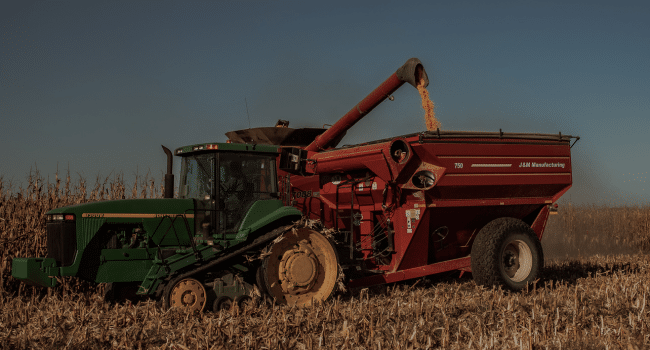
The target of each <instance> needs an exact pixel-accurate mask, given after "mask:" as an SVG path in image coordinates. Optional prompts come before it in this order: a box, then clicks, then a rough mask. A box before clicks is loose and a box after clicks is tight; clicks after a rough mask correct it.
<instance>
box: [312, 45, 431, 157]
mask: <svg viewBox="0 0 650 350" xmlns="http://www.w3.org/2000/svg"><path fill="white" fill-rule="evenodd" d="M421 79H424V87H427V86H428V85H429V77H428V76H427V73H426V72H425V70H424V66H422V62H420V60H419V59H417V58H411V59H409V60H408V61H406V63H404V65H403V66H402V67H400V68H399V69H398V70H397V71H396V72H395V73H393V75H391V76H390V77H389V78H388V79H386V81H384V82H383V83H382V84H381V85H379V86H378V87H377V88H376V89H375V90H374V91H373V92H371V93H370V94H369V95H368V96H366V98H364V99H363V100H361V102H359V103H358V104H357V105H356V106H355V107H354V108H352V109H351V110H350V111H349V112H348V113H346V114H345V115H344V116H343V117H342V118H341V119H339V121H338V122H336V124H334V125H332V127H330V128H329V129H327V131H325V132H324V133H323V134H321V135H320V136H317V137H316V139H315V140H314V141H313V142H312V143H310V144H309V145H308V146H307V147H306V148H305V150H307V151H314V152H318V151H324V150H326V149H328V148H331V147H334V146H332V141H333V140H336V139H337V138H339V137H340V136H341V135H342V134H343V133H345V132H346V131H347V130H348V129H350V128H351V127H352V126H353V125H354V124H356V122H358V121H359V120H361V118H363V117H364V116H365V115H366V114H368V113H369V112H370V111H372V109H373V108H375V107H377V105H379V104H380V103H382V102H383V101H384V100H385V99H386V98H388V97H389V96H390V95H391V94H392V93H393V92H395V90H397V89H399V87H400V86H402V84H404V83H409V84H411V85H413V87H416V88H417V85H418V83H419V82H420V80H421Z"/></svg>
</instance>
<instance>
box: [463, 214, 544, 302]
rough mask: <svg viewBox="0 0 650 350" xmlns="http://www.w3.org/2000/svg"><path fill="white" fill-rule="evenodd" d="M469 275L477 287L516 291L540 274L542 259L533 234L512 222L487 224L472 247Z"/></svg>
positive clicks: (497, 220)
mask: <svg viewBox="0 0 650 350" xmlns="http://www.w3.org/2000/svg"><path fill="white" fill-rule="evenodd" d="M471 254H472V255H471V256H472V259H471V264H472V275H473V276H474V281H476V283H477V284H479V285H483V286H486V287H491V286H503V287H506V288H508V289H512V290H520V289H522V288H524V287H526V285H527V284H529V283H531V282H533V281H534V280H535V279H536V278H537V276H538V275H539V273H540V272H541V270H542V266H543V265H544V256H543V252H542V245H541V243H540V242H539V239H537V236H536V235H535V231H533V229H531V228H530V226H528V225H527V224H526V223H525V222H523V221H521V220H519V219H515V218H499V219H496V220H493V221H491V222H490V223H488V224H487V225H485V227H483V228H482V229H481V231H480V232H479V233H478V235H477V237H476V240H474V243H473V244H472V253H471Z"/></svg>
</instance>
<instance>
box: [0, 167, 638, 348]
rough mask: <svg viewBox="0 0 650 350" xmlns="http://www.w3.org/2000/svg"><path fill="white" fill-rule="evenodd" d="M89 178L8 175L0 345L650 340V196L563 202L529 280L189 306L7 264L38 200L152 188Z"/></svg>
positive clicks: (35, 226) (40, 219)
mask: <svg viewBox="0 0 650 350" xmlns="http://www.w3.org/2000/svg"><path fill="white" fill-rule="evenodd" d="M124 183H125V182H124V179H123V176H121V175H114V176H112V177H107V178H99V177H98V178H97V179H96V180H95V183H94V184H93V185H90V184H89V183H87V182H86V180H84V179H82V178H79V179H78V180H77V181H76V182H73V181H72V179H71V177H70V175H67V176H66V177H65V178H63V179H61V178H59V176H58V175H57V176H56V177H55V180H54V182H53V183H48V182H47V181H44V179H42V178H41V177H40V176H39V174H38V173H32V174H30V176H29V177H28V182H27V185H26V188H18V189H16V188H13V186H12V185H11V184H10V183H7V182H6V181H4V180H3V179H2V178H1V177H0V246H1V250H0V348H8V349H36V348H56V349H89V348H106V349H644V348H648V347H650V335H649V334H650V329H649V327H650V305H647V304H648V303H649V302H650V300H649V299H650V282H648V281H650V260H649V259H648V255H646V254H647V252H648V251H649V250H650V232H649V231H650V226H649V225H650V222H649V218H650V208H648V207H644V206H637V207H603V206H578V205H572V204H565V205H563V206H560V209H559V215H554V216H551V218H550V220H549V223H548V226H547V228H546V233H545V236H544V239H543V240H542V245H543V247H544V252H545V256H546V266H545V269H544V271H543V273H542V276H541V278H540V279H539V280H538V281H537V282H536V283H535V284H534V285H531V286H530V287H529V288H528V289H527V290H525V291H522V292H508V291H503V290H501V289H485V288H482V287H477V286H476V284H475V283H474V282H473V281H472V280H471V277H468V276H467V274H466V275H464V276H463V277H462V278H459V274H458V273H455V272H454V273H448V274H442V275H437V276H433V277H429V278H423V279H419V280H414V281H409V282H406V283H399V284H392V285H387V286H376V287H371V288H366V289H362V290H353V291H349V292H348V293H343V294H339V295H337V296H336V297H335V298H334V299H332V300H330V301H327V302H325V303H322V304H318V305H315V306H312V307H308V308H303V309H296V308H291V307H286V306H278V305H273V304H272V303H268V302H266V301H264V300H255V301H254V302H253V303H251V304H249V305H247V306H246V307H245V308H243V309H239V308H237V307H235V308H234V309H232V310H230V311H221V312H219V313H212V312H204V313H202V314H189V313H187V312H185V311H184V310H179V309H170V310H163V309H161V308H159V307H158V306H157V305H156V304H155V303H154V302H152V301H147V302H141V303H139V304H137V305H131V304H129V303H127V304H125V305H111V304H107V303H104V302H103V298H102V289H103V286H101V285H100V286H95V285H92V284H89V283H85V282H80V281H76V280H74V279H61V280H59V286H57V287H56V288H54V289H39V288H36V287H30V286H27V285H24V284H22V283H18V282H17V281H16V280H14V279H13V278H12V277H11V259H12V258H14V257H37V256H45V254H46V252H45V240H46V237H45V226H44V214H45V212H47V211H48V210H50V209H51V208H55V207H60V206H65V205H73V204H78V203H84V202H89V201H98V200H108V199H123V198H151V197H160V196H161V195H162V186H161V185H162V183H161V182H160V181H155V180H154V179H153V178H152V177H150V176H148V175H147V176H145V177H143V178H136V180H135V181H134V185H133V186H132V187H130V188H128V189H127V188H126V187H125V185H124Z"/></svg>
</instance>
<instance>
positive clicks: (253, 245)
mask: <svg viewBox="0 0 650 350" xmlns="http://www.w3.org/2000/svg"><path fill="white" fill-rule="evenodd" d="M294 226H295V225H287V226H281V227H278V228H276V229H275V230H273V231H271V232H269V233H266V234H263V235H261V236H259V237H257V238H255V239H254V240H253V241H252V242H250V243H249V244H246V245H244V246H242V247H240V248H237V249H236V250H233V251H232V252H230V253H226V255H223V256H221V257H220V258H217V259H216V260H213V261H210V262H208V263H206V264H202V265H201V266H198V267H196V268H194V269H191V270H189V271H185V272H183V273H182V274H180V275H177V274H170V275H169V276H167V277H166V278H165V279H164V280H163V281H162V283H160V284H159V285H158V289H156V292H155V297H156V299H158V300H161V299H160V297H161V295H162V294H163V290H164V289H165V286H167V285H168V284H169V283H170V282H171V281H174V282H176V281H178V280H181V279H183V278H187V277H190V276H193V275H195V274H197V273H201V272H203V271H205V270H208V269H210V268H213V267H215V266H217V265H220V264H224V263H226V262H228V260H230V259H234V258H237V257H241V255H242V254H243V253H245V252H247V251H249V250H254V249H258V248H263V247H264V246H265V245H266V244H269V243H271V242H272V241H273V240H274V239H276V238H278V237H279V236H281V235H283V234H284V233H286V232H288V231H289V230H291V229H292V228H293V227H294Z"/></svg>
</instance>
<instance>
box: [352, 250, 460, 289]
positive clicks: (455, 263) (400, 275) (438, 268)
mask: <svg viewBox="0 0 650 350" xmlns="http://www.w3.org/2000/svg"><path fill="white" fill-rule="evenodd" d="M470 266H471V260H470V257H469V256H467V257H464V258H459V259H454V260H449V261H443V262H439V263H435V264H431V265H426V266H420V267H414V268H411V269H408V270H402V271H397V272H394V273H387V274H383V275H375V276H369V277H363V278H360V279H356V280H352V281H350V282H349V283H348V286H349V287H350V288H362V287H368V286H373V285H377V284H384V283H392V282H399V281H404V280H408V279H411V278H419V277H424V276H428V275H433V274H436V273H441V272H447V271H453V270H460V269H463V270H466V269H467V268H469V267H470Z"/></svg>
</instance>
